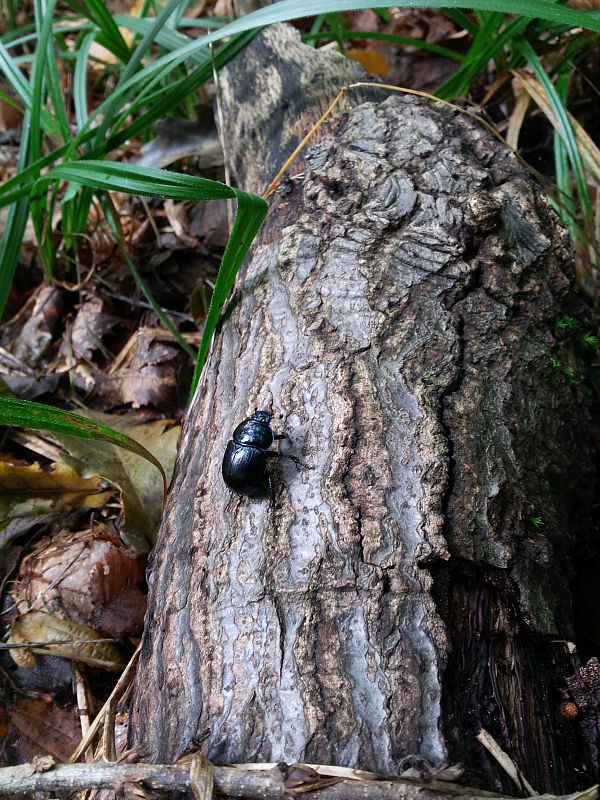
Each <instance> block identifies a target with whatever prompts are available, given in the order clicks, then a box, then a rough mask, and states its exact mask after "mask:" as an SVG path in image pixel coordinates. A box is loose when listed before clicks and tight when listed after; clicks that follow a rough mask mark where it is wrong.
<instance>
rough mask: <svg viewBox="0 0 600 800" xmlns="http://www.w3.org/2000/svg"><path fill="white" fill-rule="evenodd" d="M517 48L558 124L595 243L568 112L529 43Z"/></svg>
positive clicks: (519, 42)
mask: <svg viewBox="0 0 600 800" xmlns="http://www.w3.org/2000/svg"><path fill="white" fill-rule="evenodd" d="M515 46H516V47H517V48H518V49H519V51H520V52H521V54H522V55H523V57H524V58H525V59H526V60H527V62H528V63H529V65H530V67H531V69H532V70H533V72H534V74H535V76H536V78H537V79H538V81H539V82H540V84H541V86H542V88H543V90H544V92H545V94H546V97H547V99H548V103H549V105H550V107H551V109H552V112H553V114H554V115H555V117H556V120H557V122H558V125H557V130H558V133H559V134H560V136H561V138H562V140H563V141H564V143H565V147H566V149H567V154H568V156H569V161H570V163H571V169H572V170H573V175H574V177H575V185H576V186H577V194H578V197H579V202H580V204H581V213H582V216H583V227H584V230H585V231H586V233H587V236H588V241H593V224H594V215H593V211H592V202H591V199H590V193H589V189H588V185H587V181H586V178H585V173H584V169H583V162H582V158H581V153H580V152H579V149H578V147H577V142H576V141H575V135H574V133H573V128H572V126H571V123H570V121H569V118H568V115H567V110H566V108H565V107H564V105H563V104H562V103H561V101H560V98H559V96H558V94H557V92H556V89H555V88H554V84H553V83H552V81H551V80H550V78H549V77H548V75H547V74H546V71H545V69H544V68H543V67H542V65H541V64H540V62H539V59H538V57H537V54H536V52H535V50H534V49H533V47H532V46H531V45H530V44H529V42H527V41H525V40H524V39H517V40H515ZM526 88H527V87H526Z"/></svg>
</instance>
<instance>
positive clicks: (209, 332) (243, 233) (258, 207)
mask: <svg viewBox="0 0 600 800" xmlns="http://www.w3.org/2000/svg"><path fill="white" fill-rule="evenodd" d="M236 195H237V199H238V208H237V214H236V217H235V222H234V224H233V230H232V231H231V236H230V237H229V242H228V243H227V248H226V249H225V253H224V254H223V260H222V261H221V266H220V268H219V274H218V275H217V280H216V282H215V288H214V291H213V293H212V297H211V299H210V305H209V307H208V314H207V315H206V322H205V324H204V330H203V332H202V340H201V342H200V350H199V352H198V359H197V361H196V369H195V371H194V378H193V380H192V388H191V393H190V399H191V397H192V396H193V394H194V391H195V389H196V386H197V384H198V381H199V379H200V375H201V373H202V368H203V367H204V363H205V361H206V357H207V355H208V350H209V347H210V343H211V341H212V337H213V334H214V332H215V328H216V327H217V324H218V322H219V320H220V319H221V315H222V313H223V308H224V306H225V302H226V300H227V297H228V296H229V293H230V291H231V288H232V286H233V283H234V281H235V276H236V275H237V273H238V270H239V268H240V267H241V265H242V261H243V260H244V257H245V255H246V253H247V252H248V250H249V248H250V245H251V244H252V242H253V240H254V237H255V236H256V234H257V233H258V231H259V229H260V226H261V225H262V223H263V221H264V218H265V216H266V213H267V204H266V203H265V201H264V200H263V199H262V198H260V197H256V196H255V195H251V194H246V193H245V192H239V191H237V190H236Z"/></svg>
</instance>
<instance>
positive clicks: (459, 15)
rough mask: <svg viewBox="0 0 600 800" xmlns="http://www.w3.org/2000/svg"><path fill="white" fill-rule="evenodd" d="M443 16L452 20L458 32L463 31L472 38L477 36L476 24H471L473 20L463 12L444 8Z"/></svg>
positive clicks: (477, 28)
mask: <svg viewBox="0 0 600 800" xmlns="http://www.w3.org/2000/svg"><path fill="white" fill-rule="evenodd" d="M444 14H445V15H446V16H447V17H448V19H451V20H452V22H453V23H454V24H455V25H456V27H457V28H458V29H459V30H461V29H463V30H465V31H466V32H467V33H468V34H470V35H471V36H473V37H475V36H476V35H477V31H478V30H479V27H478V25H477V23H476V22H473V20H472V19H471V18H470V17H468V16H467V15H466V14H465V13H464V12H463V11H458V10H456V9H452V8H446V9H445V10H444Z"/></svg>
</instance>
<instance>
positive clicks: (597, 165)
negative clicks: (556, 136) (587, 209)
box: [511, 69, 600, 184]
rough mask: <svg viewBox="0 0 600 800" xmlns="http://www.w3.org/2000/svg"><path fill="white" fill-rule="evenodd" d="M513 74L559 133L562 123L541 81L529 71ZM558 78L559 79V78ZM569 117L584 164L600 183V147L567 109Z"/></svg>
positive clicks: (518, 70) (516, 70)
mask: <svg viewBox="0 0 600 800" xmlns="http://www.w3.org/2000/svg"><path fill="white" fill-rule="evenodd" d="M511 72H512V74H513V75H514V76H515V78H517V79H518V80H519V82H520V83H521V84H522V86H523V88H524V89H525V91H526V92H527V94H529V96H530V97H531V99H532V100H533V101H534V102H535V103H536V105H537V106H539V108H540V109H541V111H542V112H543V113H544V115H545V116H546V118H547V119H548V120H549V122H550V123H551V124H552V126H553V127H554V128H555V130H557V131H558V132H559V133H560V131H561V123H560V120H559V118H558V117H557V115H556V114H555V113H554V109H553V107H552V105H551V104H550V102H549V100H548V96H547V95H546V92H545V90H544V88H543V87H542V85H541V84H540V82H539V81H538V80H537V79H536V78H534V77H533V75H530V74H529V73H528V72H525V71H524V70H520V69H514V70H511ZM557 80H558V79H557ZM557 91H558V83H557ZM567 119H568V121H569V123H570V126H571V129H572V131H573V133H574V136H575V143H576V146H577V150H578V151H579V153H580V154H581V158H582V160H583V165H584V167H585V170H586V171H587V172H589V174H590V176H591V177H592V178H593V180H594V181H595V182H596V183H598V184H600V148H598V145H597V144H595V142H594V141H593V139H592V138H591V137H590V136H589V134H588V133H586V131H585V130H584V128H583V127H582V126H581V125H580V124H579V122H577V120H576V119H575V117H574V116H573V115H572V114H571V113H570V112H568V111H567Z"/></svg>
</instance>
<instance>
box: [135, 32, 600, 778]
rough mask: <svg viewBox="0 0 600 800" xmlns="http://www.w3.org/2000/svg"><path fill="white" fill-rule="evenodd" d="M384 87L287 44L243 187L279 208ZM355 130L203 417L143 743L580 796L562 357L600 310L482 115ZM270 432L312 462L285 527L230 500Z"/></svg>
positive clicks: (228, 348)
mask: <svg viewBox="0 0 600 800" xmlns="http://www.w3.org/2000/svg"><path fill="white" fill-rule="evenodd" d="M356 69H357V68H356V67H355V65H351V64H350V62H347V61H345V60H343V59H342V58H341V57H340V56H338V55H333V54H332V53H331V52H321V51H314V50H311V49H310V48H307V47H304V46H303V45H301V44H300V42H299V39H298V36H297V34H295V33H294V32H293V31H292V29H291V28H289V27H285V26H281V27H279V26H278V27H275V28H271V29H268V30H266V31H265V32H263V33H262V34H261V35H260V36H259V37H258V38H257V39H256V40H255V41H254V42H253V44H252V45H251V47H250V48H249V49H248V50H247V51H246V52H245V53H244V54H243V56H242V57H241V58H240V59H238V61H236V62H234V63H233V64H232V65H230V66H229V67H228V68H227V70H226V71H225V72H224V74H223V78H222V85H221V94H222V98H223V117H224V128H225V130H224V135H225V140H226V141H227V142H228V147H227V149H228V153H227V154H226V157H227V159H228V161H229V164H230V166H231V169H232V173H233V176H234V179H235V180H236V182H237V184H238V185H239V186H241V187H242V188H244V189H247V190H250V191H254V192H257V193H260V192H262V191H264V190H265V188H266V186H267V185H268V184H269V182H270V180H271V179H272V178H273V177H274V175H275V174H276V172H277V170H278V169H279V168H280V166H281V165H282V164H283V163H284V161H285V159H286V158H287V156H288V155H289V154H290V153H291V152H292V150H293V148H294V147H295V145H296V144H297V142H298V141H299V139H300V138H301V136H302V135H303V133H304V132H305V131H306V130H307V129H308V128H309V127H310V125H311V124H312V123H313V122H314V121H315V120H316V119H317V118H318V117H319V115H320V113H321V111H322V109H324V108H326V107H327V105H328V104H329V102H330V101H331V99H332V98H333V97H334V96H335V94H336V93H337V91H338V89H339V88H340V86H341V85H343V84H345V83H350V82H352V81H353V80H356V78H357V77H358V75H357V73H356ZM355 103H357V104H355V105H354V107H346V110H345V111H344V112H343V113H338V114H337V115H334V117H333V118H332V120H331V121H330V122H329V123H328V124H327V125H326V126H325V128H324V129H321V130H320V131H319V134H318V136H317V137H316V138H315V140H314V141H313V142H312V143H311V147H310V148H309V149H308V150H306V151H305V152H304V153H303V155H302V160H301V161H300V162H296V163H295V164H294V165H293V166H292V169H291V174H290V177H289V179H288V180H287V182H285V183H284V185H283V186H282V188H281V190H280V191H279V193H278V194H277V195H276V197H275V198H274V200H273V202H272V205H271V209H270V212H269V216H268V219H267V222H266V224H265V226H264V227H263V229H262V231H261V232H260V234H259V236H258V238H257V240H256V242H255V244H254V247H253V251H252V256H251V258H250V259H248V260H247V262H246V264H245V265H244V267H243V268H242V270H241V272H240V275H239V279H238V283H237V289H236V292H235V295H234V297H233V299H232V302H231V304H230V306H229V308H228V310H227V313H226V314H225V317H224V319H223V322H222V325H221V328H220V331H219V333H218V335H217V337H216V339H215V343H214V347H213V351H212V354H211V357H210V362H209V364H208V367H207V369H206V372H205V375H204V378H203V381H202V383H201V385H200V387H199V389H198V392H197V394H196V397H195V400H194V403H193V405H192V408H191V409H190V412H189V416H188V419H187V423H186V427H185V430H184V433H183V436H182V441H181V448H180V454H179V458H178V463H177V467H176V472H175V477H174V481H173V485H172V487H171V491H170V496H169V502H168V505H167V510H166V514H165V519H164V523H163V525H162V528H161V532H160V536H159V540H158V543H157V545H156V548H155V551H154V554H153V557H152V572H151V578H150V593H149V609H148V614H147V619H146V629H145V634H144V640H143V646H142V651H141V655H140V663H139V669H138V674H137V679H136V684H135V693H134V701H133V709H132V714H131V718H130V729H129V742H130V744H131V745H136V746H139V747H141V748H143V749H144V750H145V751H146V752H147V753H148V754H149V758H150V759H152V760H157V761H172V760H175V759H176V758H177V757H179V756H180V755H181V754H182V753H183V752H185V751H189V750H192V749H196V748H199V749H200V750H201V752H203V753H204V754H206V756H207V757H208V758H209V759H210V760H211V761H214V762H216V763H222V764H227V763H234V762H247V761H286V762H288V763H294V762H312V763H328V764H338V765H347V766H352V767H354V766H356V767H358V768H361V769H370V770H374V771H376V772H379V773H383V774H385V775H397V774H399V773H400V772H402V770H403V769H404V768H405V767H406V765H407V764H409V765H417V766H418V765H421V766H422V767H423V768H424V769H429V768H430V767H432V766H433V767H435V766H439V765H440V764H442V763H443V762H445V761H446V760H448V759H451V760H453V761H456V760H462V761H463V762H464V763H465V764H466V767H467V778H468V780H469V781H471V782H473V781H478V782H480V783H481V782H483V784H484V785H487V786H488V787H492V788H499V787H502V786H503V780H504V779H503V778H502V776H501V774H500V772H499V771H498V770H497V767H496V765H495V762H493V760H491V759H490V757H489V755H488V754H487V752H486V751H485V750H484V749H483V748H482V747H481V745H480V744H479V742H478V741H477V740H476V738H475V735H476V734H477V733H478V732H479V730H480V728H481V727H482V726H483V727H485V728H487V729H488V730H489V731H490V732H491V733H492V735H493V736H494V738H495V739H496V740H497V741H498V742H499V744H500V746H501V747H502V748H503V749H504V750H505V751H506V752H507V753H508V754H509V755H510V756H511V757H512V758H513V759H514V761H516V763H517V764H518V765H519V766H520V768H521V769H522V770H523V772H524V774H525V775H526V777H527V778H528V780H529V781H530V783H531V784H532V785H533V786H534V787H535V788H536V789H537V790H538V791H544V790H546V791H569V790H571V789H573V788H574V787H576V786H579V785H581V784H582V783H583V784H584V785H585V784H586V783H589V782H590V780H593V775H594V769H595V766H594V765H593V764H589V763H586V755H585V747H584V744H583V742H582V739H581V736H580V733H579V732H578V729H577V721H576V720H573V719H570V718H568V717H566V716H564V715H561V713H560V703H561V700H564V699H565V698H564V695H563V692H564V690H566V685H567V684H566V678H567V677H568V676H569V675H571V674H572V673H573V672H574V671H575V670H576V666H577V664H576V662H574V661H573V658H574V657H573V655H572V653H571V650H572V648H569V647H567V646H566V645H565V642H571V641H573V637H574V634H573V619H572V612H571V604H570V582H571V580H572V578H573V574H574V557H575V553H576V549H577V547H578V546H579V544H580V543H581V542H585V541H587V540H588V539H589V536H590V528H591V522H590V520H591V503H592V497H593V470H592V467H591V461H590V453H589V442H588V438H587V433H586V411H585V405H584V400H583V392H582V390H581V386H580V385H579V384H578V383H576V381H575V379H574V378H573V375H574V374H575V373H573V372H570V371H569V370H571V369H574V370H575V371H576V370H577V362H576V361H575V360H573V359H574V354H573V347H572V346H571V345H570V343H569V342H568V341H567V342H564V343H563V344H564V346H563V347H562V349H561V350H560V353H558V352H557V334H556V321H557V319H558V318H559V317H561V315H564V314H569V315H573V317H578V315H580V314H581V313H582V312H581V306H580V304H579V300H578V298H577V296H576V295H574V294H573V293H572V292H571V291H570V285H569V281H570V278H571V275H572V252H571V246H570V243H569V239H568V236H567V234H566V232H565V230H564V229H563V228H562V226H561V225H560V223H559V221H558V219H557V217H556V215H555V214H554V213H553V212H552V210H551V208H550V207H549V205H548V203H547V201H546V199H545V197H544V195H543V192H542V191H541V190H540V188H539V187H538V186H536V185H535V184H534V183H533V182H532V180H531V179H530V177H529V176H528V175H527V173H526V172H525V170H524V169H523V168H522V166H521V165H520V164H519V162H518V161H517V159H516V158H515V156H514V154H513V153H512V152H510V151H509V150H508V149H507V148H505V147H504V146H502V145H501V144H499V143H498V142H497V141H496V140H495V139H494V138H493V137H492V136H491V135H490V134H489V132H488V131H486V130H485V129H484V128H483V127H482V126H481V125H479V124H478V123H477V122H475V121H474V120H472V119H470V118H469V117H468V116H465V115H462V114H457V113H455V112H453V111H451V110H449V109H448V108H446V107H444V106H442V105H435V106H434V105H431V104H428V103H426V102H425V101H422V100H418V99H415V98H413V97H407V96H402V95H396V94H389V95H388V94H387V93H386V92H383V91H379V92H377V93H376V99H375V100H374V99H373V94H371V95H370V98H369V99H367V100H366V101H365V99H364V97H363V98H356V99H355ZM557 365H558V366H557ZM257 408H259V409H264V410H266V411H268V412H270V413H271V414H272V415H273V419H272V424H273V427H274V430H275V431H276V432H285V433H287V434H289V437H290V440H289V443H283V444H282V450H285V449H286V447H287V448H288V451H289V452H290V453H292V454H294V455H296V456H299V457H300V458H301V460H302V462H304V466H300V467H299V468H297V467H296V466H295V465H294V464H293V463H291V462H290V463H287V462H286V463H284V464H283V466H282V468H278V467H277V466H275V467H272V466H271V465H270V469H271V471H272V474H273V480H274V484H275V490H276V497H275V502H274V504H273V505H271V504H270V503H269V501H268V499H267V498H259V499H249V498H245V497H239V496H237V495H233V494H232V493H231V492H230V491H229V490H228V489H227V488H226V487H225V485H224V483H223V481H222V478H221V460H222V458H223V454H224V452H225V448H226V445H227V442H228V440H229V439H230V438H231V434H232V431H233V429H234V428H235V426H236V425H237V424H238V423H240V422H241V421H242V420H243V419H245V418H247V417H248V416H249V415H250V414H251V413H252V412H253V411H254V410H255V409H257ZM270 461H271V464H272V462H273V461H276V459H271V460H270ZM542 523H543V524H542ZM595 730H596V731H597V726H596V729H595Z"/></svg>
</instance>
